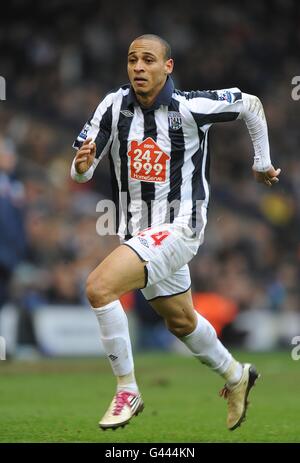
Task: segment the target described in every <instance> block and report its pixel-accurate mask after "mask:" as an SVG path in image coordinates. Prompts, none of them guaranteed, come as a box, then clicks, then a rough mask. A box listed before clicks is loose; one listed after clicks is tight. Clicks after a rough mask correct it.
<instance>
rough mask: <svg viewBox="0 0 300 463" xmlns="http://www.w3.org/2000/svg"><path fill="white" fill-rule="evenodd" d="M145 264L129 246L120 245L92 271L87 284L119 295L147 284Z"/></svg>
mask: <svg viewBox="0 0 300 463" xmlns="http://www.w3.org/2000/svg"><path fill="white" fill-rule="evenodd" d="M145 265H146V262H144V261H143V260H142V259H141V258H140V257H139V256H138V255H137V254H136V253H135V252H134V251H133V250H132V249H131V248H130V247H129V246H125V245H120V246H118V247H117V248H116V249H115V250H114V251H113V252H112V253H111V254H109V255H108V256H107V257H106V258H105V259H104V260H103V261H102V262H101V264H99V265H98V266H97V267H96V268H95V270H93V271H92V272H91V274H90V275H89V277H88V280H87V286H88V287H91V286H92V287H93V288H96V291H97V288H98V290H101V291H106V292H112V293H114V294H115V295H116V296H117V297H119V296H121V295H122V294H124V293H126V292H128V291H132V290H133V289H139V288H143V287H144V286H145V278H146V275H145Z"/></svg>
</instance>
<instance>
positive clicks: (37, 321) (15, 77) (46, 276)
mask: <svg viewBox="0 0 300 463" xmlns="http://www.w3.org/2000/svg"><path fill="white" fill-rule="evenodd" d="M0 23H1V27H0V57H1V59H0V76H3V77H4V78H5V79H6V100H5V101H0V237H1V239H0V307H3V306H5V307H3V309H2V310H1V311H0V312H1V314H0V336H4V337H5V338H6V340H7V361H1V362H0V373H1V375H0V377H1V380H0V408H1V432H0V442H103V443H106V444H107V445H108V444H109V443H112V444H113V445H116V444H117V443H120V442H125V443H126V442H128V443H132V442H185V443H192V442H298V443H299V436H300V422H299V414H300V409H299V406H300V403H299V381H300V378H299V361H298V362H297V361H296V360H297V359H299V345H298V349H297V346H292V345H291V340H292V338H293V336H299V335H300V322H299V317H300V302H299V301H300V298H299V284H298V281H299V259H300V246H299V218H300V206H299V204H300V201H299V196H300V183H299V178H300V158H299V141H300V132H299V120H300V101H299V100H298V101H294V100H293V99H292V97H291V93H292V89H293V86H292V84H291V81H292V77H293V76H297V75H300V66H299V64H300V63H299V48H300V32H299V31H300V4H299V2H297V1H296V0H295V1H293V0H273V1H260V2H239V1H233V0H229V1H226V2H225V1H223V0H222V1H221V0H220V1H219V0H214V1H211V2H204V1H191V0H185V1H184V2H180V1H178V0H173V1H172V2H162V1H157V0H152V1H151V2H147V1H139V2H135V1H130V2H129V1H127V2H124V1H123V2H122V1H110V2H107V1H100V0H99V1H96V0H85V1H74V0H73V1H68V0H51V1H49V2H46V1H44V2H41V1H30V0H11V1H10V2H7V4H6V5H5V6H4V5H1V16H0ZM147 32H152V33H157V34H160V35H162V36H163V37H165V38H166V39H167V40H168V41H169V42H170V43H171V45H172V48H173V55H174V58H175V72H174V75H173V77H174V80H175V83H176V86H177V87H178V88H180V89H183V90H185V89H186V90H190V89H217V88H226V87H231V86H235V85H236V86H238V87H240V88H241V90H243V91H246V92H249V93H254V94H255V95H257V96H258V97H260V98H261V100H262V102H263V104H264V108H265V112H266V115H267V119H268V125H269V134H270V144H271V152H272V160H273V163H274V165H275V166H276V167H277V166H278V167H281V168H282V175H281V177H280V183H279V184H278V185H277V186H276V187H275V188H272V189H268V188H265V187H263V186H262V185H258V184H256V183H255V182H254V180H253V179H252V174H251V165H252V155H253V151H252V146H251V143H250V140H249V136H248V133H247V130H246V128H245V127H244V126H243V124H242V123H241V122H235V123H227V124H223V125H218V126H217V125H216V126H214V127H213V128H212V129H211V143H212V145H211V153H212V169H211V202H210V210H209V224H208V227H207V231H206V241H205V244H204V246H203V247H202V248H201V250H200V252H199V254H198V256H197V257H196V258H195V259H194V260H193V261H192V263H191V272H192V278H193V290H194V294H195V299H196V300H195V305H196V306H197V308H198V309H200V310H201V311H203V312H204V314H205V315H206V316H207V317H209V318H210V319H211V321H212V322H213V323H214V325H215V326H216V328H217V330H218V333H219V335H220V336H221V337H222V339H223V341H224V342H225V343H226V345H230V346H231V347H232V349H233V352H234V353H235V354H236V356H237V358H239V359H240V360H241V361H251V362H254V363H255V364H256V366H257V368H258V370H259V371H260V372H261V374H262V379H261V381H260V382H259V385H258V386H257V387H256V388H255V390H254V391H253V393H252V395H251V402H252V401H253V408H252V407H251V406H250V410H249V417H248V419H247V422H246V423H245V425H243V426H242V428H241V429H239V430H237V431H235V433H228V431H227V429H226V427H225V421H226V407H225V403H224V404H223V403H221V402H220V400H221V399H220V398H219V397H218V395H217V390H218V389H220V387H221V386H222V380H220V378H219V377H218V376H217V375H214V374H212V373H211V372H210V371H209V369H207V368H205V367H204V366H201V365H198V364H197V363H195V360H194V359H193V358H189V357H187V356H185V355H179V353H178V350H180V348H179V344H176V343H174V338H172V337H170V336H169V335H168V333H167V332H166V331H165V330H164V327H163V324H162V323H161V322H160V321H159V320H158V319H157V318H156V317H155V316H154V314H153V312H152V310H151V309H149V307H147V306H145V304H144V303H143V300H142V299H141V298H140V296H139V295H136V296H135V298H136V299H133V296H132V295H131V296H129V297H128V298H127V301H124V304H125V305H126V306H127V309H128V316H129V320H130V323H131V332H132V334H133V338H134V345H135V351H136V355H135V360H136V374H137V378H138V380H139V384H140V387H141V390H142V393H143V396H144V400H145V403H146V409H145V411H144V412H143V414H142V416H141V417H138V419H137V420H133V421H132V423H130V426H128V427H126V428H125V429H124V430H121V431H120V432H119V431H116V433H108V432H106V433H99V430H98V428H97V422H98V420H99V417H100V416H101V414H102V413H103V411H104V410H105V408H106V407H107V404H108V403H109V401H110V400H111V395H112V391H113V388H114V380H113V378H112V375H111V372H110V369H109V365H108V362H107V360H106V359H105V358H104V357H102V356H101V355H99V354H101V348H100V345H99V335H98V326H97V324H96V321H95V319H94V316H93V314H92V313H91V311H90V310H89V308H88V304H87V302H86V299H85V295H84V281H85V278H86V275H87V273H88V272H89V271H90V269H91V268H93V267H94V266H95V265H97V263H98V262H99V261H100V260H101V259H102V258H103V257H104V256H105V255H106V254H107V253H109V251H110V250H111V249H113V248H114V246H115V245H116V243H117V240H116V238H114V237H99V236H98V235H97V234H96V221H97V218H98V217H99V215H98V213H96V203H97V202H98V201H99V200H100V199H101V198H104V197H109V196H110V181H109V173H108V172H109V168H108V162H107V160H104V161H103V162H102V164H101V165H100V166H99V167H98V169H97V171H96V173H95V177H94V179H93V181H92V182H89V183H88V184H85V185H81V186H80V185H78V184H75V183H74V182H72V181H71V179H70V176H69V171H70V164H71V160H72V158H73V155H74V153H73V151H72V149H71V144H72V141H73V139H74V137H75V135H76V134H77V133H78V131H79V130H80V129H81V127H82V126H83V124H84V122H85V120H86V119H87V118H88V117H89V116H90V114H91V112H92V111H93V110H94V109H95V107H96V105H97V104H98V102H99V100H100V99H101V98H102V97H103V96H104V95H105V93H106V92H107V91H109V90H110V89H112V88H114V87H118V86H119V85H120V84H122V83H125V82H127V76H126V54H127V46H128V44H129V42H130V41H131V40H132V39H133V38H134V37H135V36H137V35H139V34H142V33H147ZM16 159H17V161H18V162H17V165H16V169H14V163H15V161H16ZM13 170H14V172H13ZM9 173H10V174H9ZM8 174H9V175H8ZM49 306H50V309H49ZM47 307H48V308H47ZM78 307H79V308H78ZM133 307H134V308H133ZM130 309H131V310H130ZM88 317H90V318H89V319H87V318H88ZM91 339H94V343H93V345H92V346H91V344H90V341H91ZM45 340H47V342H46V341H45ZM298 340H299V338H298ZM178 342H179V341H178ZM66 346H68V349H69V351H68V358H66V357H65V356H64V354H66ZM1 347H2V345H1V337H0V350H1ZM292 347H293V348H294V354H295V355H294V357H293V358H292V356H291V350H292ZM55 348H56V350H55ZM154 348H155V349H158V351H156V352H149V349H154ZM143 349H144V350H147V353H143V352H142V350H143ZM236 349H237V350H236ZM91 350H93V353H94V356H93V357H92V356H91V355H90V354H91ZM163 350H167V351H168V352H163ZM172 350H173V351H175V352H170V351H172ZM249 351H251V352H249ZM254 351H257V352H254ZM0 353H1V352H0ZM2 353H3V352H2ZM181 353H183V352H182V351H181ZM71 354H73V355H75V356H76V357H75V358H70V355H71ZM83 354H84V356H83ZM87 354H89V357H87ZM55 355H59V357H60V358H57V357H55ZM80 355H81V358H78V357H79V356H80ZM9 359H11V361H9ZM25 359H26V361H25ZM294 360H295V361H294ZM183 391H184V393H183ZM187 392H188V393H187ZM251 405H252V404H251ZM77 449H78V447H77ZM98 450H99V449H98ZM276 450H277V449H276ZM222 451H223V450H222Z"/></svg>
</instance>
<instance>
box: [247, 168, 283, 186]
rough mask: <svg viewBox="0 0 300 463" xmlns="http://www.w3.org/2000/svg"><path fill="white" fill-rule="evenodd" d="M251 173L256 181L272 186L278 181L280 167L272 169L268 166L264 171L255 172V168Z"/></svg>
mask: <svg viewBox="0 0 300 463" xmlns="http://www.w3.org/2000/svg"><path fill="white" fill-rule="evenodd" d="M252 170H253V175H254V178H255V180H256V181H257V182H258V183H264V184H265V185H267V186H272V185H274V184H275V183H278V182H279V178H278V176H279V174H280V172H281V169H274V167H273V166H271V167H270V169H268V170H267V171H266V172H257V170H255V169H253V168H252Z"/></svg>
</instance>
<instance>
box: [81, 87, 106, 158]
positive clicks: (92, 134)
mask: <svg viewBox="0 0 300 463" xmlns="http://www.w3.org/2000/svg"><path fill="white" fill-rule="evenodd" d="M112 95H113V94H109V95H107V96H106V97H105V98H104V100H102V101H101V103H100V104H99V106H98V107H97V109H96V111H95V112H94V114H93V116H92V117H91V119H89V120H88V121H87V122H86V124H85V125H84V126H83V128H82V130H81V131H80V133H79V135H78V136H77V138H76V139H75V141H74V143H73V145H72V146H73V148H75V149H79V148H80V147H81V145H82V143H83V142H84V141H85V140H87V139H88V138H91V139H92V141H94V142H95V144H96V152H97V154H96V158H97V159H99V160H100V159H101V158H102V157H103V156H105V154H106V153H107V152H108V150H109V147H110V141H111V138H112V105H113V97H112Z"/></svg>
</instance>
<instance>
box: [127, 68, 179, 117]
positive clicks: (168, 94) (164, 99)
mask: <svg viewBox="0 0 300 463" xmlns="http://www.w3.org/2000/svg"><path fill="white" fill-rule="evenodd" d="M174 88H175V87H174V82H173V79H172V78H171V77H170V76H168V77H167V80H166V83H165V85H164V86H163V88H162V89H161V91H160V92H159V94H158V95H157V97H156V99H155V101H154V103H153V105H152V106H151V107H150V108H146V109H151V110H153V109H158V108H159V107H160V105H167V106H169V104H170V103H171V100H172V94H173V92H174ZM127 101H128V105H131V104H138V105H139V106H140V103H139V102H138V100H137V98H136V95H135V93H134V90H133V88H132V86H131V85H130V89H129V93H128V98H127Z"/></svg>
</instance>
